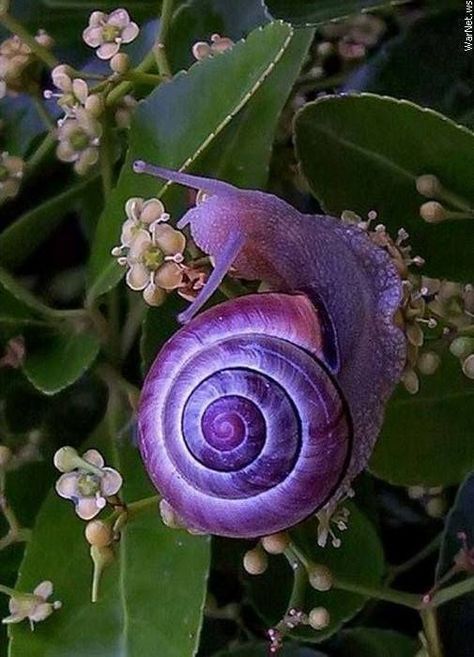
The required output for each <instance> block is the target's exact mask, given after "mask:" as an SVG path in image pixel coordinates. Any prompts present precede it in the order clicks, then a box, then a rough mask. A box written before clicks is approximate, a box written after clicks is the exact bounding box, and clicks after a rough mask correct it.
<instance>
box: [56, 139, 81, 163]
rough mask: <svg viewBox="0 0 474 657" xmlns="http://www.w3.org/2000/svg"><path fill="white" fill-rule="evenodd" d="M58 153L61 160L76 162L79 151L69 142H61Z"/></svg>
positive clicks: (57, 149)
mask: <svg viewBox="0 0 474 657" xmlns="http://www.w3.org/2000/svg"><path fill="white" fill-rule="evenodd" d="M56 155H57V157H58V159H59V160H61V162H75V161H76V160H77V158H78V157H79V156H78V153H77V152H76V151H75V150H74V149H73V147H72V146H71V144H70V143H69V142H64V141H62V142H60V143H59V144H58V146H57V148H56Z"/></svg>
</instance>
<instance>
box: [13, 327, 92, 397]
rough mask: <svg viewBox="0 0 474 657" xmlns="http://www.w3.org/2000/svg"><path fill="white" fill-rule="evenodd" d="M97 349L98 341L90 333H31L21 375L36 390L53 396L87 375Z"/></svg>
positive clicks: (52, 331) (47, 331)
mask: <svg viewBox="0 0 474 657" xmlns="http://www.w3.org/2000/svg"><path fill="white" fill-rule="evenodd" d="M99 347H100V344H99V339H98V338H97V336H96V335H94V334H93V333H88V332H87V333H86V332H84V333H77V332H75V331H74V330H73V329H66V328H64V329H62V330H61V329H58V330H56V329H46V330H42V331H39V332H34V333H30V334H29V335H27V337H26V359H25V363H24V365H23V372H24V373H25V375H26V376H27V377H28V379H29V380H30V381H31V383H32V384H33V385H34V386H35V388H37V389H38V390H40V391H41V392H44V393H45V394H47V395H54V394H56V393H57V392H59V391H60V390H62V389H63V388H66V387H67V386H69V385H71V384H72V383H74V382H75V381H77V379H78V378H79V377H80V376H82V374H84V372H86V370H87V369H88V368H89V367H90V366H91V365H92V363H93V361H94V360H95V358H96V356H97V354H98V353H99Z"/></svg>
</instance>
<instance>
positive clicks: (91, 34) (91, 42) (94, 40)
mask: <svg viewBox="0 0 474 657" xmlns="http://www.w3.org/2000/svg"><path fill="white" fill-rule="evenodd" d="M82 38H83V40H84V41H85V42H86V43H87V45H88V46H90V47H91V48H97V47H98V46H100V45H101V44H102V42H103V40H104V39H103V36H102V28H101V27H86V29H85V30H84V31H83V33H82Z"/></svg>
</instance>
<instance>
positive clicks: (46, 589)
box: [33, 580, 53, 600]
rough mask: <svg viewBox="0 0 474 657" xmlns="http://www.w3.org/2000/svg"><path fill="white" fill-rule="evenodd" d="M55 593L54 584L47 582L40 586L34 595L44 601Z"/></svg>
mask: <svg viewBox="0 0 474 657" xmlns="http://www.w3.org/2000/svg"><path fill="white" fill-rule="evenodd" d="M52 592H53V583H52V582H50V581H49V580H45V581H44V582H41V583H40V584H38V586H37V587H36V588H35V590H34V591H33V593H34V594H35V595H37V596H38V597H40V598H43V600H47V599H48V598H49V596H50V595H51V594H52Z"/></svg>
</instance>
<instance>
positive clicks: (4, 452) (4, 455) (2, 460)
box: [0, 445, 13, 469]
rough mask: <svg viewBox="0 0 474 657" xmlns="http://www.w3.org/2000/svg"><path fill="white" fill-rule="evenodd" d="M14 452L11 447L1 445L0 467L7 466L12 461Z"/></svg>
mask: <svg viewBox="0 0 474 657" xmlns="http://www.w3.org/2000/svg"><path fill="white" fill-rule="evenodd" d="M12 456H13V454H12V451H11V449H10V448H9V447H7V446H6V445H0V469H3V468H6V466H7V465H8V464H9V463H10V461H11V458H12Z"/></svg>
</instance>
